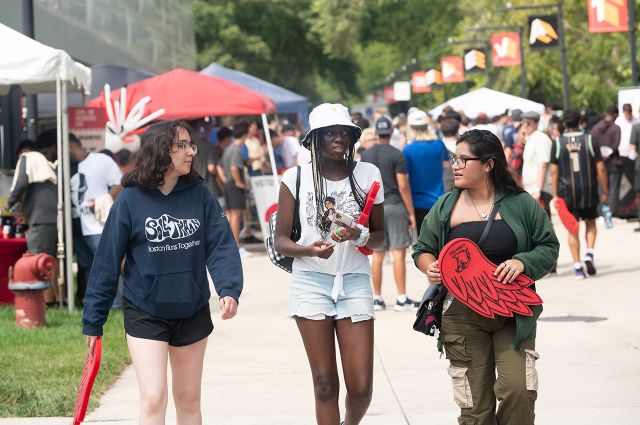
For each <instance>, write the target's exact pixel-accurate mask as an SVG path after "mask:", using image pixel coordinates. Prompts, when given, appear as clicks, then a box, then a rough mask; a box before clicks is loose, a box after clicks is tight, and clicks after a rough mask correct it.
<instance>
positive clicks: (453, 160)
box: [449, 154, 483, 169]
mask: <svg viewBox="0 0 640 425" xmlns="http://www.w3.org/2000/svg"><path fill="white" fill-rule="evenodd" d="M467 161H483V158H479V157H470V156H455V155H454V154H449V164H451V166H452V167H453V165H454V164H457V165H458V168H460V169H463V168H465V167H466V166H467Z"/></svg>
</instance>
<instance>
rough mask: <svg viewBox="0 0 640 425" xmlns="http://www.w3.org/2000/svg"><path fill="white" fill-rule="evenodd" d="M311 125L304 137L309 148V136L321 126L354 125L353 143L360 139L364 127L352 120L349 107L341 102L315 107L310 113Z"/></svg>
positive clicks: (304, 142) (306, 146)
mask: <svg viewBox="0 0 640 425" xmlns="http://www.w3.org/2000/svg"><path fill="white" fill-rule="evenodd" d="M309 125H310V126H311V130H309V132H308V133H307V134H306V135H305V136H304V138H303V139H302V146H304V147H305V148H307V149H309V144H310V143H311V139H310V137H309V136H310V135H311V133H312V132H314V131H316V130H318V129H320V128H325V127H331V126H332V125H346V126H348V127H353V129H354V131H355V133H356V134H355V136H354V138H353V140H352V141H351V143H352V144H353V143H356V142H357V141H358V139H360V134H361V133H362V129H361V128H360V127H358V126H357V125H355V124H354V123H352V122H351V115H350V114H349V109H347V107H346V106H344V105H341V104H339V103H323V104H322V105H318V106H316V107H315V108H313V111H311V114H309Z"/></svg>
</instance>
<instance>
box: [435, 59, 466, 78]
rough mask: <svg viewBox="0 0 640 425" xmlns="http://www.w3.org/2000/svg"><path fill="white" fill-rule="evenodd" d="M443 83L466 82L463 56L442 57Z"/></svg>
mask: <svg viewBox="0 0 640 425" xmlns="http://www.w3.org/2000/svg"><path fill="white" fill-rule="evenodd" d="M440 68H441V69H442V82H443V83H445V84H446V83H462V82H464V61H463V59H462V56H447V57H446V58H442V59H440Z"/></svg>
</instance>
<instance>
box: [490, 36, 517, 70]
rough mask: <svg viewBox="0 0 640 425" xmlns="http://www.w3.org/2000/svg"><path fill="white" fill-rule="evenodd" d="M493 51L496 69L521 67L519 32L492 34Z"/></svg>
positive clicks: (492, 56)
mask: <svg viewBox="0 0 640 425" xmlns="http://www.w3.org/2000/svg"><path fill="white" fill-rule="evenodd" d="M491 51H492V55H491V59H492V60H493V66H494V67H499V66H518V65H520V60H521V58H520V34H518V33H517V32H500V33H495V34H491Z"/></svg>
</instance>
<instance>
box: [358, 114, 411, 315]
mask: <svg viewBox="0 0 640 425" xmlns="http://www.w3.org/2000/svg"><path fill="white" fill-rule="evenodd" d="M392 132H393V123H392V122H391V119H390V118H389V117H387V116H382V117H380V118H379V119H378V120H377V121H376V122H375V133H376V136H377V138H378V143H377V144H375V145H373V146H372V147H370V148H369V149H367V150H365V151H364V152H363V153H362V155H361V159H362V161H364V162H369V163H371V164H373V165H375V166H376V167H378V169H379V170H380V174H381V175H382V185H383V186H384V246H382V247H381V249H380V250H375V251H374V253H373V261H372V264H371V268H372V272H373V276H372V277H373V279H372V281H373V295H374V297H375V298H374V300H373V308H374V309H375V310H384V309H385V308H386V304H385V302H384V300H383V299H382V264H383V263H384V256H385V253H386V252H387V251H391V253H392V255H393V276H394V277H395V281H396V294H397V295H396V303H395V305H394V306H393V309H394V310H395V311H406V310H415V309H417V307H418V303H417V302H415V301H413V300H412V299H410V298H408V297H407V290H406V288H407V279H406V266H405V255H406V252H407V248H408V247H409V246H410V245H411V234H410V232H412V231H413V230H414V229H415V228H416V216H415V213H414V210H413V202H412V200H411V189H410V188H409V176H408V174H407V167H406V165H405V160H404V155H402V152H401V151H399V150H398V149H396V148H394V147H393V146H391V145H390V143H389V142H390V139H391V133H392Z"/></svg>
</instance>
